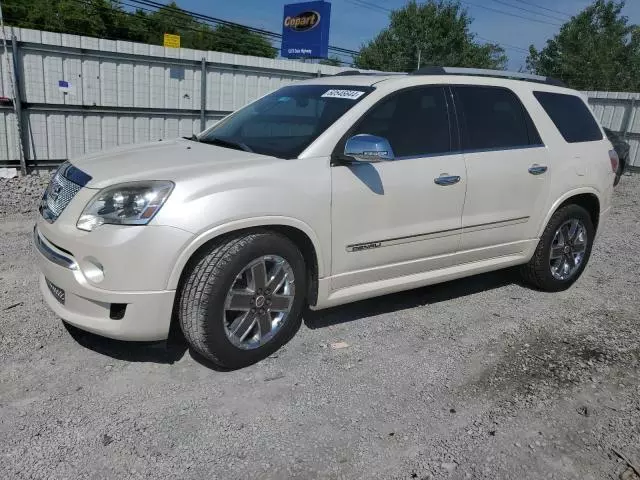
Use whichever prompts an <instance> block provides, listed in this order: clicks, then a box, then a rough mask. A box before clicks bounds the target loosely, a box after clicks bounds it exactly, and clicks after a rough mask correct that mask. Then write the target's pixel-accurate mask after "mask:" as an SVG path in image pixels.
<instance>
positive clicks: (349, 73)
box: [334, 70, 362, 77]
mask: <svg viewBox="0 0 640 480" xmlns="http://www.w3.org/2000/svg"><path fill="white" fill-rule="evenodd" d="M342 75H362V73H360V71H359V70H345V71H343V72H338V73H336V74H335V75H334V77H339V76H342Z"/></svg>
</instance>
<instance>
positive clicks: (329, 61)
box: [320, 55, 342, 67]
mask: <svg viewBox="0 0 640 480" xmlns="http://www.w3.org/2000/svg"><path fill="white" fill-rule="evenodd" d="M320 65H331V66H332V67H339V66H340V65H342V60H340V59H339V58H338V57H337V56H336V55H331V56H330V57H329V58H323V59H322V60H320Z"/></svg>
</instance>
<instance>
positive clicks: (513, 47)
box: [476, 35, 529, 53]
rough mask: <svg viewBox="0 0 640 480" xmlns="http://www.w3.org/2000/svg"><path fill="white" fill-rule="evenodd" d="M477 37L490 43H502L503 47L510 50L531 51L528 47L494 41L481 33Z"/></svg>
mask: <svg viewBox="0 0 640 480" xmlns="http://www.w3.org/2000/svg"><path fill="white" fill-rule="evenodd" d="M476 38H479V39H480V40H484V41H485V42H488V43H495V44H498V45H500V46H501V47H504V48H508V49H510V50H516V51H518V52H522V53H529V50H528V49H526V48H524V47H518V46H517V45H511V44H509V43H501V42H496V41H493V40H491V39H489V38H486V37H482V36H480V35H476Z"/></svg>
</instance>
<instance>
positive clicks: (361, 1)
mask: <svg viewBox="0 0 640 480" xmlns="http://www.w3.org/2000/svg"><path fill="white" fill-rule="evenodd" d="M345 1H347V2H348V3H351V4H353V5H357V6H360V7H363V8H370V7H369V6H375V7H379V8H380V9H381V10H384V11H385V12H392V10H391V9H389V8H386V7H383V6H381V5H377V4H374V3H371V2H367V1H365V0H345ZM476 37H477V38H479V39H481V40H484V41H485V42H488V43H493V44H497V45H499V46H501V47H504V48H506V49H510V50H515V51H518V52H521V53H529V50H528V49H526V48H524V47H518V46H516V45H510V44H508V43H501V42H496V41H495V40H491V39H489V38H485V37H481V36H480V35H476Z"/></svg>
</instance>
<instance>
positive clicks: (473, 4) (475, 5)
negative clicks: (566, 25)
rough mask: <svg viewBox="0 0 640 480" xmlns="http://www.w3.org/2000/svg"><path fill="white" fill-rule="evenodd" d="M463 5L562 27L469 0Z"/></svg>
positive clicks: (465, 0) (558, 25)
mask: <svg viewBox="0 0 640 480" xmlns="http://www.w3.org/2000/svg"><path fill="white" fill-rule="evenodd" d="M460 1H461V2H462V3H464V4H466V5H471V6H473V7H478V8H484V9H485V10H489V11H490V12H495V13H499V14H501V15H507V16H509V17H515V18H522V19H523V20H528V21H530V22H537V23H544V24H546V25H554V26H556V27H561V26H562V24H561V23H554V22H548V21H546V20H539V19H537V18H531V17H525V16H524V15H518V14H517V13H510V12H503V11H502V10H498V9H497V8H491V7H487V6H485V5H480V4H477V3H473V2H469V1H467V0H460Z"/></svg>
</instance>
